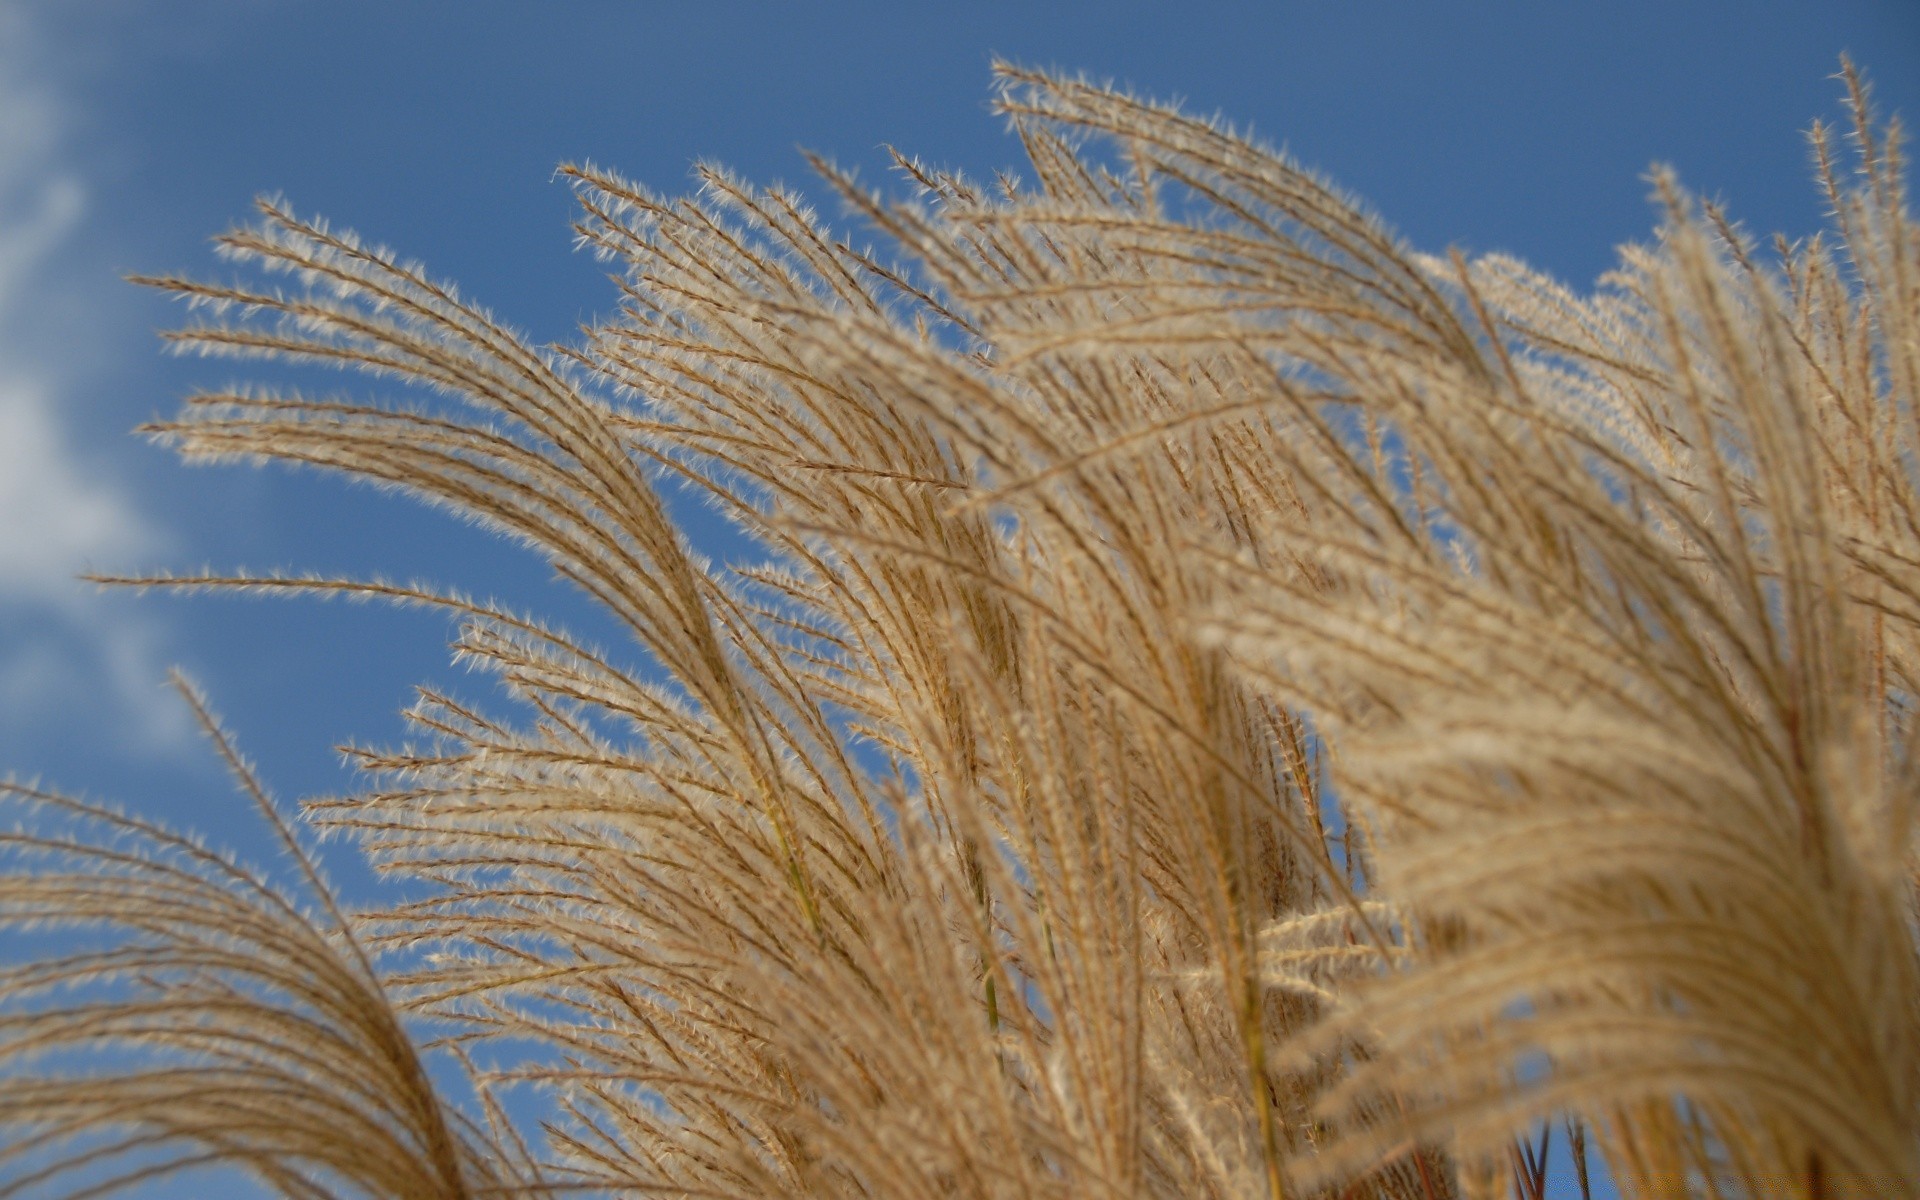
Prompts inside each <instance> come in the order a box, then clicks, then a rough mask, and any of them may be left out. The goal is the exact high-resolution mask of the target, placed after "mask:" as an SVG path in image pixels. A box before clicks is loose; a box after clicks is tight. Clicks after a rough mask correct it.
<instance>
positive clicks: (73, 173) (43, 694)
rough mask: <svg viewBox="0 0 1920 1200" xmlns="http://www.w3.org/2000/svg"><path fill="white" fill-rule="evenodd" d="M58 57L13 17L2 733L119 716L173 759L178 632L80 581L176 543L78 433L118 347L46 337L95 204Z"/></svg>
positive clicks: (4, 332) (3, 217)
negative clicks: (98, 364)
mask: <svg viewBox="0 0 1920 1200" xmlns="http://www.w3.org/2000/svg"><path fill="white" fill-rule="evenodd" d="M48 50H49V48H48V47H47V46H46V44H45V41H44V39H43V38H42V37H41V36H40V31H39V30H37V29H36V28H35V26H34V24H33V21H32V18H31V14H30V11H29V10H28V9H27V8H26V7H25V6H22V5H15V4H4V3H0V113H4V114H5V119H4V120H0V721H4V722H5V723H6V725H7V727H8V728H9V729H10V730H14V731H23V730H29V729H32V728H34V727H36V726H40V725H44V724H45V723H47V722H49V721H68V720H70V719H71V717H72V715H73V713H74V711H75V710H76V709H92V710H97V709H99V708H101V707H103V706H111V707H112V708H113V709H115V710H117V712H116V713H115V716H116V718H117V719H116V720H115V721H114V724H115V726H116V727H117V728H120V729H124V730H127V731H128V732H129V733H130V734H131V736H132V737H133V738H135V739H136V740H137V741H138V743H139V744H140V745H141V747H142V748H144V749H147V750H165V749H168V748H170V747H171V746H173V745H175V744H176V743H178V742H179V741H180V740H181V738H182V735H183V734H184V732H185V730H184V727H183V724H182V715H181V714H180V713H179V712H178V711H176V710H177V708H178V706H176V705H168V704H164V703H156V701H157V699H158V693H157V692H156V690H155V689H156V685H157V684H158V683H159V681H160V679H161V677H162V675H163V674H164V671H165V657H164V654H163V647H164V644H165V636H164V630H163V629H161V628H160V627H159V626H158V625H157V624H155V623H154V620H153V618H151V617H139V616H132V615H129V614H127V613H126V612H124V611H123V610H121V609H120V607H119V606H117V605H111V604H108V603H106V602H103V601H102V599H101V598H100V597H98V596H97V595H96V594H95V593H94V591H93V589H92V588H91V586H89V585H88V584H86V583H84V582H82V581H80V580H79V579H77V578H76V576H77V575H78V574H79V573H80V572H81V571H84V570H86V569H87V568H88V567H90V566H105V565H115V564H119V563H123V562H126V561H129V560H131V559H134V558H140V557H146V556H148V555H149V554H150V553H151V552H152V551H154V550H155V549H156V548H157V547H158V545H159V544H160V543H161V542H162V541H163V540H164V534H163V531H162V530H161V529H159V528H158V527H157V526H156V525H155V523H154V522H153V521H152V520H151V519H149V518H147V517H145V516H143V515H142V513H141V511H140V509H139V508H138V507H137V506H136V504H135V502H134V501H133V499H132V498H131V497H130V496H129V495H128V494H127V493H126V491H125V490H124V488H123V487H122V486H121V485H120V484H118V483H117V482H116V481H115V479H114V478H113V469H112V465H111V463H110V462H109V461H107V460H105V459H103V458H101V457H98V456H94V455H90V454H87V453H84V452H83V450H82V445H83V441H82V439H81V438H79V437H77V436H76V432H75V430H74V428H73V425H72V423H71V421H70V420H69V419H68V414H69V413H70V411H71V406H70V405H68V404H66V403H63V402H64V401H67V400H69V399H70V396H69V395H68V394H67V393H68V389H70V388H71V387H72V386H73V381H74V377H75V375H76V374H77V373H78V372H77V369H76V367H77V364H80V363H83V362H84V361H85V356H86V355H87V354H89V353H90V352H91V353H96V354H97V353H99V352H100V351H101V350H102V349H103V348H101V347H95V348H92V350H91V351H89V348H87V347H83V346H76V345H73V344H71V343H70V342H69V341H68V340H66V339H63V338H47V337H45V336H44V335H43V334H39V333H38V332H37V331H36V330H34V329H33V328H32V326H33V324H34V322H33V321H32V319H31V318H32V315H33V312H34V309H35V308H36V307H37V302H38V301H40V300H42V299H43V298H45V297H47V296H48V295H50V294H52V293H54V292H57V291H58V290H59V289H61V288H63V287H65V288H71V287H73V286H76V285H75V284H74V283H73V282H72V281H71V280H63V279H62V278H61V274H60V271H59V269H58V268H59V263H60V258H61V255H62V253H63V251H66V250H69V249H71V248H72V246H73V245H74V243H75V241H76V238H77V236H78V234H79V229H80V223H81V218H82V216H83V214H84V213H85V211H86V206H87V198H88V197H87V188H86V185H85V182H84V180H83V178H82V176H81V173H80V171H79V170H78V169H77V166H76V165H75V163H74V160H73V158H72V153H73V152H72V147H71V146H70V131H71V128H72V125H71V118H72V109H71V104H72V101H71V99H70V98H68V97H66V96H63V95H62V94H61V91H60V89H59V87H58V81H57V79H55V78H52V77H50V76H49V74H48V71H47V66H46V64H47V63H48V62H49V61H57V58H56V56H53V55H51V54H50V53H48Z"/></svg>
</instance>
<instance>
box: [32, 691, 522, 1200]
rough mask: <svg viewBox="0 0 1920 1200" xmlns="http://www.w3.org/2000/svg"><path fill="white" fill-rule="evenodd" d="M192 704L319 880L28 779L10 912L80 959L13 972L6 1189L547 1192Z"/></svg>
mask: <svg viewBox="0 0 1920 1200" xmlns="http://www.w3.org/2000/svg"><path fill="white" fill-rule="evenodd" d="M182 691H183V693H184V694H185V695H186V696H187V697H188V699H189V701H190V702H191V703H192V705H193V707H194V709H195V711H196V713H197V714H198V715H199V717H200V718H201V721H202V723H203V724H204V725H205V727H206V729H207V731H208V733H209V735H210V736H212V737H213V739H214V740H215V742H216V745H217V746H218V748H219V750H220V753H221V754H222V755H223V756H225V758H226V760H227V762H228V763H229V764H230V765H231V766H232V767H233V769H234V772H235V774H236V776H237V778H238V779H239V781H240V783H241V784H242V786H243V787H244V788H245V789H246V791H247V792H249V793H250V794H251V796H252V797H253V799H254V800H255V801H256V802H257V804H258V805H259V807H260V809H261V811H262V813H263V815H264V816H265V817H266V819H267V820H268V821H270V822H271V823H272V824H273V827H274V829H275V830H276V832H277V833H278V834H279V835H280V837H281V839H282V842H283V844H284V846H285V848H286V849H287V851H288V853H289V855H290V856H291V858H292V860H293V864H294V866H295V868H296V871H295V874H296V875H299V876H302V877H303V879H302V883H303V885H304V886H303V887H302V888H301V889H299V890H298V891H295V890H290V889H287V888H285V887H282V886H279V885H277V884H275V883H273V882H272V881H271V880H270V879H269V878H268V877H267V876H265V875H263V874H261V873H259V872H257V871H253V870H249V869H247V868H245V867H242V866H239V865H237V864H235V863H234V862H232V861H230V860H228V859H226V858H224V857H222V856H219V855H217V854H215V853H214V852H212V851H210V850H207V849H205V848H203V847H202V846H201V845H200V844H199V843H197V842H195V841H192V840H190V839H187V838H184V837H181V836H179V835H177V834H173V833H170V832H168V831H166V830H164V829H161V828H159V827H157V826H154V825H152V824H150V823H148V822H145V821H142V820H139V819H137V818H135V817H131V816H127V815H124V814H121V813H118V812H115V811H113V810H111V809H107V808H103V807H101V806H98V805H95V804H90V803H87V802H85V801H81V800H76V799H72V798H69V797H65V796H61V795H58V794H56V793H53V792H48V791H44V790H41V789H39V788H35V787H30V786H26V785H22V784H9V785H6V787H5V789H4V791H5V802H6V803H7V804H8V806H9V807H11V808H13V809H14V810H15V812H16V815H24V816H26V817H28V818H30V821H29V823H27V824H25V825H24V826H17V827H16V831H15V832H12V833H9V834H6V835H4V836H3V838H0V845H4V850H5V854H6V857H7V860H8V861H7V868H8V869H7V873H6V874H5V876H4V882H3V883H0V920H4V922H5V923H6V924H7V925H8V926H9V927H11V928H12V929H14V930H16V931H18V932H20V933H21V934H23V935H27V936H32V937H34V938H36V939H38V940H46V939H48V938H57V939H58V940H59V942H60V945H61V949H60V950H59V951H58V952H57V953H50V954H46V955H43V956H40V957H36V958H32V959H29V960H26V961H16V962H11V963H9V964H8V966H7V968H6V971H5V974H4V976H3V977H0V979H3V980H4V982H3V984H0V986H3V987H4V994H5V997H6V1008H5V1010H4V1013H0V1071H3V1072H4V1073H5V1075H6V1076H7V1077H8V1078H9V1080H10V1082H9V1083H8V1085H7V1087H6V1088H5V1089H4V1092H0V1126H5V1127H8V1128H10V1129H13V1130H18V1131H20V1133H21V1134H22V1136H19V1137H15V1138H10V1139H9V1140H8V1142H7V1143H6V1145H5V1147H4V1149H0V1164H4V1166H0V1179H4V1180H5V1183H4V1185H3V1186H0V1194H5V1195H9V1196H12V1195H18V1194H23V1193H24V1194H46V1193H45V1189H47V1188H49V1187H54V1186H58V1185H66V1186H68V1187H70V1188H71V1189H73V1194H93V1193H94V1192H96V1191H105V1190H109V1189H111V1188H113V1187H116V1186H117V1187H124V1186H130V1185H133V1184H137V1183H141V1182H144V1181H147V1180H151V1179H155V1178H158V1177H160V1176H163V1175H167V1174H171V1173H175V1172H178V1171H182V1170H188V1169H194V1168H201V1167H206V1166H209V1165H228V1166H235V1167H240V1168H243V1169H245V1170H247V1171H249V1172H251V1173H252V1174H254V1175H255V1176H256V1177H257V1178H259V1179H260V1180H261V1181H262V1182H264V1183H266V1184H268V1185H269V1186H271V1187H273V1188H274V1189H275V1190H277V1191H279V1192H281V1193H283V1194H285V1195H288V1196H328V1195H337V1194H341V1193H340V1190H341V1189H342V1188H348V1189H352V1190H353V1192H354V1193H355V1194H362V1195H369V1196H394V1197H410V1198H411V1197H421V1198H426V1197H446V1198H449V1200H451V1198H455V1197H469V1196H475V1195H481V1194H490V1193H499V1192H506V1191H511V1192H514V1193H516V1194H537V1193H540V1192H541V1190H542V1189H540V1188H538V1187H537V1186H535V1184H536V1183H537V1177H536V1176H535V1175H534V1174H533V1168H532V1166H531V1165H530V1164H528V1163H526V1162H524V1161H517V1160H519V1156H518V1155H515V1154H512V1153H502V1152H501V1150H500V1149H499V1148H498V1147H497V1146H496V1145H495V1144H494V1142H493V1140H492V1137H491V1135H489V1134H488V1133H487V1132H486V1131H485V1130H484V1129H481V1128H478V1127H475V1126H473V1125H472V1124H471V1123H469V1122H468V1121H466V1120H465V1119H463V1118H461V1117H459V1116H458V1115H457V1114H456V1113H455V1112H453V1111H452V1110H450V1109H448V1108H447V1107H446V1106H445V1105H444V1104H443V1103H442V1102H441V1101H440V1099H439V1098H438V1097H437V1096H436V1094H435V1091H434V1088H433V1085H432V1083H431V1082H430V1080H429V1077H428V1073H427V1069H426V1066H425V1064H424V1062H423V1061H422V1059H421V1057H420V1054H419V1052H418V1051H417V1050H416V1048H415V1044H414V1042H413V1040H412V1039H411V1037H410V1036H409V1034H408V1033H407V1031H406V1030H405V1029H404V1028H403V1026H402V1023H401V1019H400V1016H399V1014H398V1012H397V1011H396V1009H395V1008H394V1006H393V1005H392V1003H391V1002H390V1001H389V999H388V996H387V990H386V989H387V985H386V984H385V983H384V982H383V981H382V980H381V979H380V978H379V976H378V975H377V974H376V972H375V970H374V967H373V965H372V963H371V961H370V960H369V959H368V957H367V955H366V953H365V951H364V950H363V949H362V947H361V943H360V942H359V940H358V939H356V937H355V936H354V934H353V933H352V932H351V930H350V929H349V928H348V926H347V924H346V922H345V918H344V917H343V916H342V915H341V914H340V912H339V911H338V910H337V909H335V908H334V907H333V901H332V899H331V898H330V896H329V895H328V893H327V891H326V887H325V885H324V883H323V882H322V881H321V880H320V878H319V876H318V875H317V874H315V873H314V868H313V866H312V861H311V859H310V858H309V857H308V856H307V852H306V851H305V850H304V849H303V848H302V847H301V845H300V843H299V841H298V838H297V835H296V834H295V832H294V831H293V830H292V829H290V828H289V827H288V826H287V825H286V824H285V823H284V821H283V819H282V818H281V817H280V815H279V814H278V812H277V811H276V810H275V808H274V806H273V802H272V801H271V800H270V799H269V798H268V797H267V796H266V794H265V793H264V792H263V791H262V790H261V789H260V786H259V784H258V783H257V782H256V781H255V779H254V776H253V773H252V771H251V770H250V769H249V768H248V767H247V766H246V765H245V764H244V763H243V762H242V760H241V759H240V758H239V757H238V756H237V755H236V754H235V752H234V751H233V749H232V746H231V744H230V743H229V742H228V740H227V738H226V735H225V734H224V733H223V732H221V731H220V730H219V729H218V728H217V727H216V726H215V725H214V724H213V723H212V719H211V718H210V717H209V716H208V714H207V711H206V709H205V707H204V705H203V704H202V703H201V701H200V700H199V698H198V697H197V696H196V695H194V694H193V693H192V692H191V691H189V690H187V689H186V687H185V685H184V684H183V685H182ZM301 892H304V893H305V894H304V895H302V894H301ZM511 1144H512V1143H511V1142H509V1143H508V1145H509V1146H511ZM69 1181H77V1182H74V1183H69ZM36 1189H37V1190H36Z"/></svg>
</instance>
